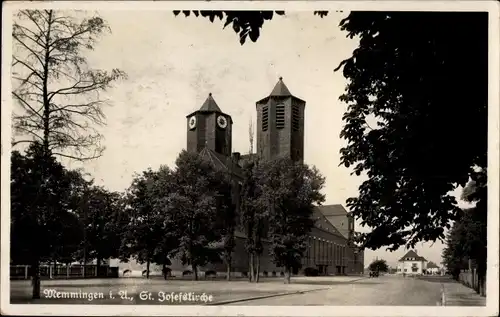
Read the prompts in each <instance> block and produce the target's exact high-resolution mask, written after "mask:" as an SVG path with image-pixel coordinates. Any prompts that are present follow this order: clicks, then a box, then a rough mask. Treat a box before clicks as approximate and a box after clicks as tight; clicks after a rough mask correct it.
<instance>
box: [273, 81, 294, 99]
mask: <svg viewBox="0 0 500 317" xmlns="http://www.w3.org/2000/svg"><path fill="white" fill-rule="evenodd" d="M269 96H272V97H288V96H292V94H291V93H290V90H288V88H287V87H286V85H285V83H284V82H283V77H280V79H279V81H278V83H277V84H276V86H274V89H273V91H272V92H271V94H270V95H269Z"/></svg>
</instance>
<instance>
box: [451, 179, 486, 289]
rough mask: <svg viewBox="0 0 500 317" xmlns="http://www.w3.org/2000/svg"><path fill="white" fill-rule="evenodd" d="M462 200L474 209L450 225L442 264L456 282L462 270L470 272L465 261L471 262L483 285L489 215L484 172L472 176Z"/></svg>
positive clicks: (463, 212) (464, 213)
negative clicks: (470, 204)
mask: <svg viewBox="0 0 500 317" xmlns="http://www.w3.org/2000/svg"><path fill="white" fill-rule="evenodd" d="M462 198H463V199H464V200H467V201H470V202H474V203H475V206H474V207H472V208H469V209H465V210H463V211H462V213H461V215H460V218H459V219H458V220H457V221H456V222H455V223H454V224H453V227H452V229H451V230H450V232H449V233H448V235H447V237H446V247H445V249H444V250H443V260H444V263H445V265H446V267H447V269H448V271H449V272H450V273H451V274H452V275H453V277H454V278H455V279H458V275H459V273H460V272H461V270H464V269H469V263H468V260H469V259H471V260H474V262H475V263H476V264H477V267H476V269H477V273H478V276H479V279H480V281H481V282H484V278H485V276H486V258H487V213H488V210H487V205H486V202H487V187H486V171H485V170H478V171H477V172H476V173H475V174H474V177H473V180H472V181H471V182H470V183H469V184H468V185H467V186H466V187H465V188H464V190H463V192H462Z"/></svg>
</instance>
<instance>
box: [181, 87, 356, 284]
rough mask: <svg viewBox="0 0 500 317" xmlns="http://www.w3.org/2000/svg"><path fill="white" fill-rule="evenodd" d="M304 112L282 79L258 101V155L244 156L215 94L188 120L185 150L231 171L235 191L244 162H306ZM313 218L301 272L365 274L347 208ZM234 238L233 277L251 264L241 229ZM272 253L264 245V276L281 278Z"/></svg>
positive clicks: (319, 210)
mask: <svg viewBox="0 0 500 317" xmlns="http://www.w3.org/2000/svg"><path fill="white" fill-rule="evenodd" d="M305 107H306V102H305V101H304V100H302V99H300V98H298V97H296V96H294V95H292V93H291V92H290V90H289V89H288V88H287V87H286V85H285V83H284V82H283V78H280V79H279V81H278V83H277V84H276V86H275V87H274V89H273V90H272V91H271V93H270V94H269V95H268V96H267V97H264V98H262V99H261V100H259V101H257V102H256V111H257V131H256V134H257V146H256V148H257V153H253V154H247V155H240V153H237V152H232V126H233V120H232V118H231V115H230V114H227V113H224V112H223V111H222V110H221V108H220V107H219V106H218V105H217V103H216V101H215V99H214V97H213V96H212V94H209V95H208V97H207V99H206V100H205V102H204V103H203V105H202V106H201V108H200V109H199V110H197V111H195V112H193V113H191V114H189V115H188V116H187V126H186V128H187V151H190V152H196V153H199V154H200V155H201V156H202V157H204V158H206V159H207V160H209V161H210V162H212V164H213V165H214V166H215V167H216V168H219V169H222V170H226V171H228V172H230V173H231V174H232V175H233V177H234V186H235V188H239V186H241V180H242V166H243V163H244V162H245V161H247V160H250V159H252V157H255V156H257V157H258V158H259V159H261V160H272V159H274V158H277V157H281V156H288V157H289V158H291V159H292V160H294V161H303V160H304V132H305V131H304V118H305ZM236 190H238V189H236ZM236 196H237V195H236ZM236 205H238V204H237V203H236ZM312 217H314V222H315V225H314V228H313V229H312V230H311V232H310V236H309V248H308V250H307V251H306V253H305V254H304V257H303V263H302V264H303V265H302V269H301V271H303V270H304V269H306V268H316V269H318V270H319V272H320V274H324V275H326V274H358V273H361V272H363V266H364V265H363V264H364V263H363V262H364V259H363V251H361V250H357V248H356V247H354V246H353V245H352V243H351V239H352V235H353V233H354V219H353V218H352V217H351V216H350V215H348V213H347V211H346V210H345V209H344V207H343V206H342V205H326V206H318V207H316V209H315V211H314V213H313V215H312ZM235 236H236V247H235V250H234V255H233V265H232V266H233V270H234V274H235V275H238V274H241V273H244V272H247V271H248V265H249V264H248V262H249V261H248V255H247V253H246V251H245V248H244V241H245V235H244V233H243V230H236V232H235ZM268 253H269V252H268V243H266V241H265V240H264V252H263V254H262V256H261V259H260V271H261V274H264V275H266V273H267V274H269V275H273V274H281V272H283V271H284V269H283V268H279V267H276V266H275V265H274V264H273V263H272V260H271V258H270V256H269V255H268ZM174 262H176V263H172V266H171V268H172V270H173V272H175V271H182V270H183V269H185V268H184V267H183V266H181V265H180V263H177V261H174ZM207 270H214V271H216V272H218V273H221V274H224V272H225V270H226V269H225V265H224V264H223V263H221V264H211V265H207V266H206V267H204V268H200V271H202V272H203V271H207ZM300 273H301V272H294V274H300Z"/></svg>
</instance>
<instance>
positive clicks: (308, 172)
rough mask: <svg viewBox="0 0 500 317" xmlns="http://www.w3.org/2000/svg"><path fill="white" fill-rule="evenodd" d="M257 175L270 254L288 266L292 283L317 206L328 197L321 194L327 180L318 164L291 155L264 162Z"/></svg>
mask: <svg viewBox="0 0 500 317" xmlns="http://www.w3.org/2000/svg"><path fill="white" fill-rule="evenodd" d="M256 178H257V186H258V188H259V193H260V194H259V197H258V200H257V206H259V208H260V209H261V212H264V213H265V214H266V216H267V220H268V221H269V233H268V239H269V240H270V243H271V247H270V255H271V256H272V258H273V261H274V262H275V263H276V265H277V266H280V267H284V268H285V270H286V277H285V282H289V281H290V274H291V272H292V269H294V268H297V269H298V268H300V265H301V258H302V256H303V253H304V251H305V250H306V248H307V237H308V234H309V232H310V230H311V228H312V226H313V224H314V222H313V220H312V218H311V216H312V213H313V209H314V205H315V204H321V203H322V202H323V201H324V200H325V196H324V195H323V194H322V193H321V189H322V188H323V186H324V184H325V179H324V177H323V176H321V174H320V173H319V171H318V170H317V169H316V168H315V167H312V168H309V167H308V166H307V165H305V164H303V163H301V162H294V161H291V160H290V159H288V158H278V159H275V160H272V161H268V162H260V163H259V165H258V167H257V171H256Z"/></svg>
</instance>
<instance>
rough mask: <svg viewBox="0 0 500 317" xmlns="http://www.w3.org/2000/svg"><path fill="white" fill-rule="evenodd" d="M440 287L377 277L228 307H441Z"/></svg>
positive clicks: (428, 283) (432, 283) (410, 280)
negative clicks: (326, 288)
mask: <svg viewBox="0 0 500 317" xmlns="http://www.w3.org/2000/svg"><path fill="white" fill-rule="evenodd" d="M440 300H441V284H440V283H436V282H430V281H423V280H419V279H416V278H403V277H401V276H391V275H386V276H380V277H378V278H368V279H363V280H357V281H354V282H352V283H345V284H338V285H334V286H332V287H331V288H330V289H328V290H321V291H313V292H306V293H303V294H296V295H287V296H279V297H271V298H266V299H259V300H253V301H245V302H238V303H233V304H230V305H275V306H282V305H287V306H288V305H299V306H300V305H341V306H360V305H364V306H376V305H395V306H436V305H441V301H440Z"/></svg>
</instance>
